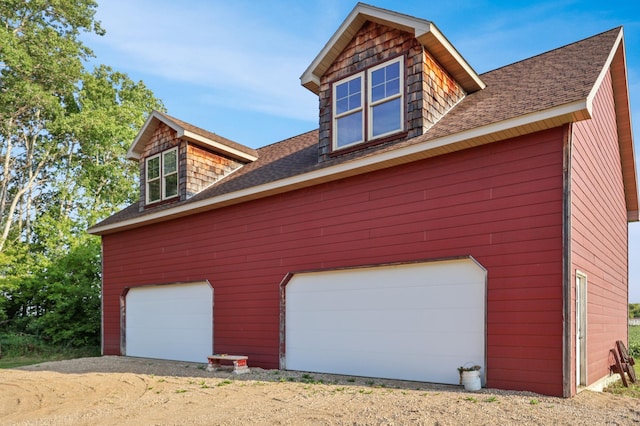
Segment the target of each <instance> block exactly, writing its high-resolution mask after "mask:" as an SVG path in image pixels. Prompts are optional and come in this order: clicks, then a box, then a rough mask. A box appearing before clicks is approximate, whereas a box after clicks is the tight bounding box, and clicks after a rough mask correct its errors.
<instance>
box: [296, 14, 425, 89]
mask: <svg viewBox="0 0 640 426" xmlns="http://www.w3.org/2000/svg"><path fill="white" fill-rule="evenodd" d="M356 20H362V21H364V20H372V21H375V22H383V23H385V24H386V25H388V26H391V27H395V28H400V29H402V30H404V31H408V32H413V33H414V34H418V33H420V34H423V33H426V32H429V30H430V29H431V22H429V21H426V20H424V19H419V18H414V17H411V16H409V15H404V14H401V13H397V12H393V11H390V10H386V9H380V8H377V7H374V6H370V5H368V4H364V3H358V4H357V5H356V6H355V7H354V8H353V10H352V11H351V13H349V16H347V18H346V19H345V20H344V21H343V22H342V24H341V25H340V27H339V28H338V29H337V30H336V32H335V33H334V34H333V35H332V36H331V38H330V39H329V41H327V43H326V44H325V45H324V47H323V48H322V50H321V51H320V53H318V55H317V56H316V57H315V58H314V60H313V61H312V62H311V65H309V66H308V67H307V69H306V70H305V71H304V73H302V75H301V76H300V82H301V83H302V85H303V86H305V87H307V85H308V84H309V83H313V85H315V86H317V87H319V86H320V76H319V75H316V74H315V72H316V70H317V68H318V66H319V65H320V64H321V63H322V62H324V60H325V58H326V57H327V55H329V54H330V52H331V50H332V49H333V46H335V45H336V44H338V42H339V41H340V39H342V37H343V36H344V35H345V33H347V32H348V31H349V29H350V28H351V26H352V25H353V24H354V21H356Z"/></svg>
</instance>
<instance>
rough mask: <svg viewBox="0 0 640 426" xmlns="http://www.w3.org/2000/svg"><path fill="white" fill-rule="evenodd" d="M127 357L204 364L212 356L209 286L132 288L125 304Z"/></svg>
mask: <svg viewBox="0 0 640 426" xmlns="http://www.w3.org/2000/svg"><path fill="white" fill-rule="evenodd" d="M125 310H126V313H125V324H126V325H125V327H126V331H125V352H126V355H128V356H139V357H145V358H158V359H170V360H176V361H192V362H206V360H207V356H208V355H211V354H212V353H213V289H212V288H211V286H210V285H209V284H208V283H189V284H175V285H158V286H146V287H134V288H131V289H130V290H129V292H128V293H127V295H126V302H125Z"/></svg>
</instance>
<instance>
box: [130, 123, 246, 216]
mask: <svg viewBox="0 0 640 426" xmlns="http://www.w3.org/2000/svg"><path fill="white" fill-rule="evenodd" d="M175 146H178V175H179V181H178V194H179V197H178V198H177V199H176V201H184V200H186V199H188V198H191V197H193V196H194V195H196V194H198V193H199V192H201V191H202V190H203V189H205V188H207V187H209V186H210V185H212V184H213V183H215V182H217V181H218V180H220V179H222V178H223V177H225V176H226V175H228V174H230V173H231V172H233V171H234V170H237V169H238V168H239V167H242V165H243V163H241V162H239V161H238V160H235V159H232V158H229V157H227V156H223V155H221V154H218V153H215V152H212V151H210V150H206V149H204V148H201V147H199V146H197V145H194V144H193V143H188V142H186V141H184V140H181V139H179V138H178V137H177V132H176V131H175V130H173V129H172V128H171V127H169V126H167V125H166V124H164V123H159V124H158V127H157V129H156V130H155V131H154V132H153V134H152V136H151V137H150V139H149V142H148V143H147V144H146V145H145V147H144V150H143V151H142V155H141V157H140V160H139V163H140V181H141V185H140V206H141V210H143V209H144V208H145V195H146V194H145V191H146V186H147V185H146V182H145V180H146V173H145V167H146V164H145V159H146V158H147V157H149V156H151V155H155V154H157V153H159V152H162V151H166V150H167V149H170V148H173V147H175ZM158 204H164V203H162V202H161V203H154V204H151V205H150V206H149V207H146V208H153V207H155V206H156V205H158Z"/></svg>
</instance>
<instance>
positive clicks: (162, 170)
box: [146, 147, 178, 204]
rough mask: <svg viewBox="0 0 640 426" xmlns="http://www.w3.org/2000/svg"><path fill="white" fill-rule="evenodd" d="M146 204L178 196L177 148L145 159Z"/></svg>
mask: <svg viewBox="0 0 640 426" xmlns="http://www.w3.org/2000/svg"><path fill="white" fill-rule="evenodd" d="M146 182H147V187H146V189H147V191H146V194H147V197H146V198H147V200H146V201H147V204H151V203H155V202H158V201H162V200H166V199H169V198H173V197H177V196H178V147H175V148H172V149H169V150H167V151H164V152H161V153H159V154H156V155H153V156H150V157H148V158H147V159H146Z"/></svg>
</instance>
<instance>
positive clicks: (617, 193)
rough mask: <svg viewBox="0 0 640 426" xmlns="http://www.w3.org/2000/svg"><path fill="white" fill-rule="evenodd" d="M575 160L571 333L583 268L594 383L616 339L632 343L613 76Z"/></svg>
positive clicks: (577, 137) (578, 134)
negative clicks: (577, 280)
mask: <svg viewBox="0 0 640 426" xmlns="http://www.w3.org/2000/svg"><path fill="white" fill-rule="evenodd" d="M571 162H572V180H571V186H572V194H571V209H572V220H571V259H572V265H571V268H572V287H573V288H572V312H571V319H572V327H571V328H572V330H571V332H572V335H573V338H572V342H575V272H576V270H580V271H581V272H583V273H585V274H586V275H587V351H588V352H587V382H588V383H593V382H594V381H596V380H598V379H600V378H602V377H604V376H606V375H607V374H608V373H609V363H610V362H609V349H611V348H613V346H614V344H615V341H616V340H623V341H625V342H626V341H627V303H628V294H627V288H628V287H627V285H628V283H627V259H628V253H627V244H628V241H627V215H626V205H625V197H624V186H623V181H622V171H621V163H620V152H619V147H618V136H617V130H616V117H615V109H614V104H613V89H612V85H611V76H610V74H607V76H606V77H605V79H604V80H603V82H602V85H601V86H600V88H599V90H598V93H597V94H596V97H595V99H594V102H593V118H592V119H591V120H587V121H583V122H580V123H576V124H575V125H574V126H573V149H572V160H571ZM572 354H575V345H574V347H572ZM572 377H573V378H572V392H575V375H574V374H572Z"/></svg>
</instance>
